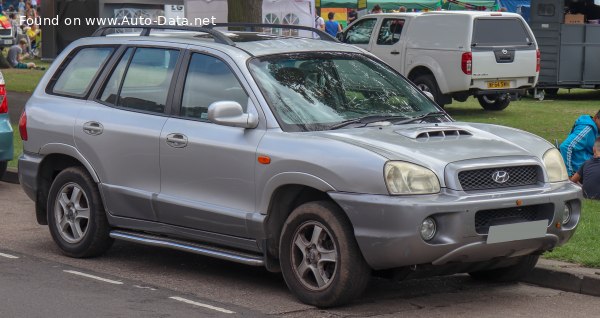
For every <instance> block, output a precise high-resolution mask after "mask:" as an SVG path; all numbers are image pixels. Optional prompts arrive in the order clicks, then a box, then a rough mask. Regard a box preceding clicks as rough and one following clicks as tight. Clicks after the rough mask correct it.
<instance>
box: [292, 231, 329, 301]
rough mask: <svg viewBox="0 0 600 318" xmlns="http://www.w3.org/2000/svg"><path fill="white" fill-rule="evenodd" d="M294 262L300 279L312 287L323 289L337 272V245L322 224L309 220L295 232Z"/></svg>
mask: <svg viewBox="0 0 600 318" xmlns="http://www.w3.org/2000/svg"><path fill="white" fill-rule="evenodd" d="M292 245H293V246H292V247H291V248H292V250H293V253H292V255H291V256H292V264H293V268H294V274H295V275H296V277H297V278H298V280H299V281H300V282H301V283H302V285H304V287H306V288H307V289H310V290H316V291H319V290H324V289H326V288H327V287H328V286H329V285H330V284H331V282H332V280H333V278H334V277H335V275H336V272H337V259H338V257H337V253H338V252H337V247H336V245H335V242H334V241H333V239H332V236H331V234H330V233H329V231H328V230H327V229H326V228H325V226H323V224H321V223H319V222H316V221H308V222H306V223H304V224H302V225H301V226H300V227H299V228H298V230H296V233H295V234H294V241H293V243H292Z"/></svg>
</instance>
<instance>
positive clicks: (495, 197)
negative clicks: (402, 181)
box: [329, 182, 582, 270]
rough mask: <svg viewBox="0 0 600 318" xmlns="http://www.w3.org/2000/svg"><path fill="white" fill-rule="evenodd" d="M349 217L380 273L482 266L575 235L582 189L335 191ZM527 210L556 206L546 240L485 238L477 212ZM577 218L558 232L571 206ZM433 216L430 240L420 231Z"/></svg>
mask: <svg viewBox="0 0 600 318" xmlns="http://www.w3.org/2000/svg"><path fill="white" fill-rule="evenodd" d="M329 195H330V196H331V198H333V200H335V201H336V202H337V203H338V204H339V205H340V206H341V207H342V209H343V210H344V211H345V212H346V214H347V215H348V217H349V219H350V221H351V222H352V225H353V227H354V234H355V236H356V240H357V242H358V245H359V247H360V249H361V252H362V254H363V256H364V257H365V260H366V261H367V263H368V264H369V265H370V266H371V267H372V268H373V269H376V270H379V269H390V268H397V267H402V266H410V265H418V264H433V265H443V264H447V263H451V262H464V263H467V262H482V261H488V260H491V259H495V258H508V257H516V256H521V255H527V254H532V253H538V252H543V251H547V250H551V249H553V248H554V247H556V246H558V245H561V244H563V243H565V242H566V241H568V240H569V239H570V238H571V236H572V235H573V233H574V231H575V228H576V226H577V224H578V222H579V217H580V214H581V199H582V191H581V188H580V187H579V186H578V185H575V184H573V183H571V182H562V183H556V184H546V185H544V186H543V187H538V188H535V189H526V190H523V189H519V190H503V191H495V192H487V193H477V194H470V193H466V192H463V191H454V190H448V189H444V190H442V192H441V193H439V194H435V195H421V196H385V195H369V194H354V193H341V192H332V193H329ZM517 200H521V202H522V206H523V207H525V206H537V205H545V206H550V207H551V208H553V210H554V214H553V217H552V220H551V222H549V226H548V228H547V232H546V235H545V236H544V237H539V238H534V239H526V240H517V241H510V242H502V243H494V244H487V243H486V240H487V234H479V233H478V232H477V230H476V226H475V214H476V213H477V211H481V210H493V209H504V208H514V207H516V206H517V203H516V202H517ZM566 202H569V204H570V205H571V211H572V214H571V220H570V221H569V222H568V223H567V224H566V225H564V226H561V227H560V228H557V227H556V226H555V224H556V223H557V222H560V221H561V217H562V211H563V209H564V206H565V203H566ZM427 217H433V218H434V219H435V220H436V222H437V225H438V231H437V234H436V236H435V237H434V239H432V240H431V241H429V242H425V241H424V240H423V239H422V238H421V236H420V234H419V227H420V225H421V223H422V221H423V220H424V219H425V218H427Z"/></svg>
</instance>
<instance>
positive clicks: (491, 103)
mask: <svg viewBox="0 0 600 318" xmlns="http://www.w3.org/2000/svg"><path fill="white" fill-rule="evenodd" d="M477 100H478V101H479V105H481V107H483V109H485V110H491V111H500V110H503V109H505V108H506V107H508V105H509V104H510V97H509V96H508V94H499V95H480V96H477Z"/></svg>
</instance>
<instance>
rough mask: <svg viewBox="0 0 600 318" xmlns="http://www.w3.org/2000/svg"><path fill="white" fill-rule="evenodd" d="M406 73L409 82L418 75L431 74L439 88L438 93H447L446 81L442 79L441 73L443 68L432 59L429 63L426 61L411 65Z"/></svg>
mask: <svg viewBox="0 0 600 318" xmlns="http://www.w3.org/2000/svg"><path fill="white" fill-rule="evenodd" d="M407 74H408V76H407V78H408V79H409V80H410V81H411V82H412V81H414V79H415V78H417V77H418V76H420V75H431V76H433V78H434V79H435V82H436V84H437V85H438V88H439V89H440V93H442V94H446V93H448V83H446V80H445V79H444V76H443V75H442V74H444V73H443V70H442V68H441V67H440V66H439V64H438V63H437V62H436V61H434V60H432V61H430V63H427V64H416V65H413V67H412V68H411V69H410V71H409V72H408V73H407Z"/></svg>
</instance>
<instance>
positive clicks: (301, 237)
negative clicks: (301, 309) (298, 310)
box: [279, 201, 371, 307]
mask: <svg viewBox="0 0 600 318" xmlns="http://www.w3.org/2000/svg"><path fill="white" fill-rule="evenodd" d="M279 259H280V262H281V270H282V273H283V278H284V279H285V282H286V284H287V285H288V287H289V289H290V290H291V291H292V293H293V294H294V295H296V297H298V298H299V299H300V300H301V301H302V302H304V303H307V304H310V305H313V306H317V307H332V306H338V305H342V304H345V303H348V302H350V301H351V300H352V299H354V298H356V297H358V296H359V295H360V294H361V293H362V292H363V291H364V289H365V287H366V286H367V283H368V282H369V279H370V276H371V275H370V271H371V270H370V268H369V266H368V265H367V263H366V262H365V260H364V259H363V256H362V254H361V252H360V250H359V248H358V243H356V239H355V238H354V233H353V230H352V226H351V224H350V222H349V221H348V220H347V219H346V218H345V215H344V212H343V211H340V209H339V207H337V206H336V205H335V204H333V203H331V202H327V201H318V202H309V203H305V204H303V205H301V206H299V207H298V208H296V209H295V210H294V211H293V212H292V213H291V214H290V216H289V217H288V219H287V220H286V222H285V224H284V226H283V230H282V233H281V239H280V243H279Z"/></svg>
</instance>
